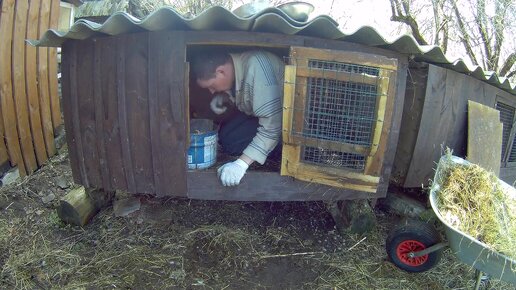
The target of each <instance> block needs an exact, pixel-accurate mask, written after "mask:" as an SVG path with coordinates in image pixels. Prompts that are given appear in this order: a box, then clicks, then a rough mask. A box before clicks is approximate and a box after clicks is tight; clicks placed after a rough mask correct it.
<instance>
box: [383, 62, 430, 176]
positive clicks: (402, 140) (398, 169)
mask: <svg viewBox="0 0 516 290" xmlns="http://www.w3.org/2000/svg"><path fill="white" fill-rule="evenodd" d="M427 76H428V66H426V67H424V68H410V69H409V73H408V75H407V80H406V84H407V85H406V89H405V92H404V98H405V101H404V103H403V116H402V120H401V127H400V134H399V141H398V146H397V148H396V157H395V160H394V164H393V169H392V174H391V182H393V183H394V184H396V185H398V186H402V185H403V184H404V183H405V177H406V176H407V171H408V168H409V165H410V162H411V160H412V153H413V152H414V147H415V145H416V140H417V135H418V132H419V124H420V122H421V114H422V112H423V104H424V101H425V90H426V79H427Z"/></svg>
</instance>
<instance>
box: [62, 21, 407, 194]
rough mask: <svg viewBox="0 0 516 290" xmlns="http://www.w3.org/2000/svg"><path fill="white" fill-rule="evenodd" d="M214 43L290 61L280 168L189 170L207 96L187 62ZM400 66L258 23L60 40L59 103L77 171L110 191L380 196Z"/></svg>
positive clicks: (366, 51) (399, 92) (393, 58)
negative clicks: (248, 28) (224, 179)
mask: <svg viewBox="0 0 516 290" xmlns="http://www.w3.org/2000/svg"><path fill="white" fill-rule="evenodd" d="M214 47H217V48H220V47H224V48H225V49H228V50H232V51H235V50H237V51H238V50H242V49H252V48H253V49H254V48H261V49H267V50H270V51H273V52H275V53H277V54H278V55H280V56H281V57H284V58H285V60H286V61H287V62H288V63H287V65H286V69H285V84H284V88H285V95H284V99H283V103H284V122H283V123H284V124H283V153H282V155H283V156H282V160H281V163H282V164H281V170H280V169H279V168H278V169H277V170H273V171H268V170H262V169H256V170H252V169H251V170H250V171H248V173H247V174H246V176H245V177H244V179H243V182H242V183H241V184H240V185H239V186H237V187H232V188H227V187H224V186H222V185H221V184H220V182H219V181H218V179H217V174H216V170H215V168H210V169H207V170H197V171H194V170H187V159H186V152H187V149H188V146H189V144H188V143H189V142H188V140H189V130H188V128H189V120H190V118H191V114H195V115H196V117H204V118H206V117H209V114H206V109H205V108H208V107H209V100H210V95H209V92H207V91H203V90H200V89H199V88H197V87H196V86H195V85H194V83H195V82H192V80H191V78H192V77H191V75H190V73H189V63H188V61H189V57H192V56H193V55H194V54H195V53H201V52H202V50H203V49H212V48H214ZM406 66H407V62H406V60H405V57H403V56H400V55H398V54H396V53H393V52H389V51H385V50H381V49H374V48H370V47H366V46H362V45H357V44H352V43H346V42H341V41H324V42H321V41H320V39H317V38H312V37H304V36H295V35H277V34H269V33H259V32H229V31H220V32H219V31H213V32H200V31H188V32H185V31H162V32H139V33H131V34H122V35H116V36H109V37H105V36H103V37H93V38H89V39H85V40H68V41H66V42H65V43H64V44H63V104H64V112H65V123H66V126H67V127H66V128H67V137H68V142H69V152H70V160H71V164H72V169H73V174H74V179H75V181H76V182H77V183H79V184H83V185H84V186H86V187H95V188H103V189H105V190H109V191H111V190H116V189H119V190H125V191H128V192H132V193H150V194H156V195H174V196H187V197H189V198H202V199H225V200H321V199H333V200H339V199H354V198H377V197H383V196H384V195H385V194H386V189H387V185H388V182H389V174H390V170H391V166H392V162H393V160H394V153H395V148H396V142H397V137H398V136H397V135H398V133H399V126H400V120H401V108H402V103H403V92H404V89H405V88H404V84H405V78H406V73H405V72H406ZM199 108H200V109H199ZM203 108H204V109H203ZM203 114H204V115H203ZM307 116H310V117H309V118H310V119H307ZM317 122H319V123H317ZM332 122H333V123H332ZM332 136H333V137H332ZM328 152H329V153H328ZM330 158H331V159H332V160H331V161H332V162H333V164H332V163H331V162H329V159H330ZM280 171H281V172H280ZM280 173H281V174H280Z"/></svg>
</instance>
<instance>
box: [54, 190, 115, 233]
mask: <svg viewBox="0 0 516 290" xmlns="http://www.w3.org/2000/svg"><path fill="white" fill-rule="evenodd" d="M113 197H114V193H110V192H104V191H102V190H98V189H93V188H89V189H86V188H84V187H83V186H81V187H79V188H76V189H73V190H71V191H70V192H68V193H67V194H66V195H65V196H64V197H63V198H62V199H61V201H60V204H59V208H58V209H57V214H58V215H59V218H60V219H61V220H62V221H63V222H65V223H68V224H72V225H76V226H84V225H86V224H87V223H88V222H89V221H90V220H91V219H92V218H93V217H94V216H95V215H96V214H97V213H98V212H99V211H100V210H101V209H102V208H104V207H106V206H108V205H109V204H110V203H111V201H112V200H113Z"/></svg>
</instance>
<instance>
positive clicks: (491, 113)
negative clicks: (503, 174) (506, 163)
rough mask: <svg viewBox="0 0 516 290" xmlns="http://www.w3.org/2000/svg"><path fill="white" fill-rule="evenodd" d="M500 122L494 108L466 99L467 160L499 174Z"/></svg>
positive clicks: (498, 114)
mask: <svg viewBox="0 0 516 290" xmlns="http://www.w3.org/2000/svg"><path fill="white" fill-rule="evenodd" d="M502 131H503V130H502V123H500V112H499V111H498V110H496V109H493V108H490V107H488V106H485V105H482V104H479V103H477V102H473V101H468V149H467V150H468V151H467V152H468V154H467V159H468V161H470V162H472V163H475V164H478V165H480V166H481V167H483V168H485V169H486V170H488V171H492V172H494V173H495V174H496V176H499V175H500V162H501V160H500V158H499V157H500V155H501V154H502Z"/></svg>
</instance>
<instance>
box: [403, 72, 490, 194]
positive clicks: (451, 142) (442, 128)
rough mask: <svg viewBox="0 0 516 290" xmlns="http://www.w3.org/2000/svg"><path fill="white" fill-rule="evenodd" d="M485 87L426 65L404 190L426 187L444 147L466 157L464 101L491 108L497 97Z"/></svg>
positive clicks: (457, 74) (461, 75)
mask: <svg viewBox="0 0 516 290" xmlns="http://www.w3.org/2000/svg"><path fill="white" fill-rule="evenodd" d="M487 86H490V85H488V84H486V83H483V82H481V81H479V80H476V79H474V78H472V77H469V76H466V75H463V74H459V73H457V72H454V71H451V70H447V69H444V68H440V67H437V66H434V65H429V68H428V80H427V85H426V91H425V100H424V105H423V110H422V115H421V123H420V126H419V131H418V136H417V141H416V145H415V147H414V152H413V156H412V159H411V162H410V166H409V168H408V171H407V175H406V179H405V182H404V186H405V187H420V186H421V185H427V184H428V183H429V181H430V180H431V178H433V175H434V170H433V169H434V168H435V164H436V162H437V161H438V160H439V158H440V156H441V155H442V154H444V149H446V148H447V147H449V148H451V149H452V150H453V153H454V155H457V156H461V157H465V154H466V140H467V101H468V100H472V101H475V102H478V103H481V104H485V105H491V104H493V103H494V98H496V95H492V92H493V90H489V89H485V88H486V87H487Z"/></svg>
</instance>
